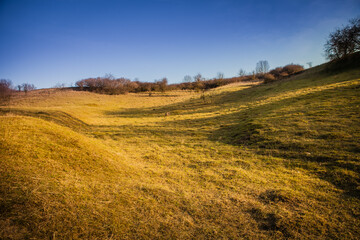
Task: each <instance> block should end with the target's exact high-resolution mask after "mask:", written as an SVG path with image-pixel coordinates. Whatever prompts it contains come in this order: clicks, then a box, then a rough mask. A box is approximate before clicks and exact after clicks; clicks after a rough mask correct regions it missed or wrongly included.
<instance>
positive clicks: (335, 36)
mask: <svg viewBox="0 0 360 240" xmlns="http://www.w3.org/2000/svg"><path fill="white" fill-rule="evenodd" d="M324 48H325V55H326V57H327V58H328V59H329V60H334V59H339V58H342V57H344V56H346V55H349V54H351V53H354V52H357V51H359V50H360V18H355V19H352V20H350V21H349V24H348V25H346V26H344V27H343V28H338V29H336V30H335V31H334V32H332V33H330V35H329V39H328V41H327V42H326V44H325V45H324Z"/></svg>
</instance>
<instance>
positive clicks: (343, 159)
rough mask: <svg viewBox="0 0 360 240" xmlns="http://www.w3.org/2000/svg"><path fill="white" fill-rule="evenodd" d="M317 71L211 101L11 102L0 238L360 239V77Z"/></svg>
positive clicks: (144, 97) (61, 96)
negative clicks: (359, 116) (359, 90)
mask: <svg viewBox="0 0 360 240" xmlns="http://www.w3.org/2000/svg"><path fill="white" fill-rule="evenodd" d="M322 70H323V67H319V68H318V69H313V70H311V71H312V72H311V71H310V72H309V71H308V72H304V73H302V74H300V75H298V76H296V77H293V78H291V79H287V80H283V81H279V82H274V83H272V84H267V85H264V84H260V85H252V84H249V85H231V86H226V87H222V88H219V89H215V90H211V91H209V92H206V93H205V96H202V94H201V93H196V92H183V91H176V92H168V93H165V94H160V93H159V94H155V95H152V96H151V97H149V95H148V94H128V95H119V96H108V95H99V94H94V93H88V92H77V91H71V90H39V91H34V92H30V93H28V94H27V95H21V94H18V95H17V96H14V97H13V98H12V102H11V104H10V105H9V106H4V107H1V108H0V113H1V116H0V146H1V148H0V156H1V158H0V159H1V160H0V212H1V215H0V226H1V227H0V239H242V238H243V239H268V238H270V239H286V238H292V239H329V238H331V239H357V238H358V236H360V221H359V216H360V207H359V206H360V200H359V179H360V178H359V166H360V164H359V160H360V156H359V149H360V143H359V139H360V135H359V134H360V125H359V118H358V113H359V112H360V111H359V106H360V104H359V95H358V89H359V86H360V80H359V77H358V76H360V74H359V73H360V69H359V68H354V69H352V70H349V71H346V72H344V73H337V74H325V73H323V72H322ZM165 113H170V114H169V115H168V116H165Z"/></svg>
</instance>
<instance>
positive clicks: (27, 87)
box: [21, 83, 36, 93]
mask: <svg viewBox="0 0 360 240" xmlns="http://www.w3.org/2000/svg"><path fill="white" fill-rule="evenodd" d="M21 88H22V89H23V90H24V92H25V93H27V92H28V91H32V90H35V89H36V88H35V85H34V84H30V83H23V84H22V85H21Z"/></svg>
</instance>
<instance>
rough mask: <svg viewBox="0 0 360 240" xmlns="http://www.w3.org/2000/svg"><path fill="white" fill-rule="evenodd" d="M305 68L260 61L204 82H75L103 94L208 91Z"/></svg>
mask: <svg viewBox="0 0 360 240" xmlns="http://www.w3.org/2000/svg"><path fill="white" fill-rule="evenodd" d="M303 70H304V67H303V66H301V65H298V64H289V65H287V66H285V67H278V68H275V69H273V70H271V71H269V63H268V61H266V60H261V61H259V62H258V63H257V64H256V68H255V71H253V72H252V73H246V72H245V71H244V70H242V69H241V70H240V71H239V76H237V77H232V78H224V74H223V73H218V74H217V77H215V78H211V79H205V78H204V77H203V76H202V75H201V74H200V73H199V74H197V75H195V76H194V77H191V76H190V75H186V76H185V77H184V80H183V82H182V83H176V84H170V85H169V84H168V80H167V78H165V77H164V78H162V79H160V80H155V81H154V82H141V81H138V80H136V81H131V80H130V79H127V78H124V77H122V78H115V77H114V76H112V75H110V74H107V75H105V76H104V77H96V78H86V79H82V80H79V81H77V82H76V83H75V85H76V87H77V88H78V89H79V90H81V91H90V92H96V93H103V94H125V93H129V92H132V93H138V92H149V93H151V92H165V91H168V90H195V91H205V90H209V89H212V88H217V87H220V86H224V85H227V84H230V83H235V82H241V81H251V80H264V81H265V82H270V81H274V80H277V79H281V78H284V77H287V76H289V75H292V74H294V73H297V72H300V71H303Z"/></svg>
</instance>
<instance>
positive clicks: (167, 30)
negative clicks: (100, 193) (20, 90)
mask: <svg viewBox="0 0 360 240" xmlns="http://www.w3.org/2000/svg"><path fill="white" fill-rule="evenodd" d="M359 14H360V1H359V0H271V1H270V0H257V1H250V0H248V1H242V0H118V1H110V0H0V78H5V79H10V80H12V82H13V83H14V85H17V84H21V83H25V82H27V83H33V84H34V85H35V86H36V87H37V88H46V87H53V86H54V85H56V84H57V83H66V84H67V85H70V84H71V83H74V82H76V81H78V80H80V79H83V78H87V77H97V76H104V75H105V74H107V73H110V74H113V75H114V76H115V77H127V78H129V79H131V80H133V79H135V78H138V79H139V80H140V81H154V80H155V79H160V78H162V77H167V78H168V80H169V82H170V83H175V82H181V81H182V80H183V77H184V76H185V75H191V76H194V75H196V74H197V73H201V74H202V75H203V76H204V77H206V78H211V77H215V76H216V74H217V73H218V72H223V73H224V74H225V77H232V76H235V75H236V74H237V73H238V71H239V69H240V68H242V69H244V70H246V71H252V70H254V68H255V66H256V63H257V62H258V61H259V60H267V61H268V62H269V64H270V67H271V68H275V67H277V66H283V65H286V64H288V63H298V64H302V65H304V66H306V63H307V62H313V65H317V64H321V63H323V62H324V61H325V59H324V56H323V45H324V43H325V41H326V39H327V37H328V34H329V33H330V32H331V31H333V30H334V29H335V28H336V27H341V25H343V24H346V23H347V21H348V20H349V19H350V18H354V17H357V16H359Z"/></svg>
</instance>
